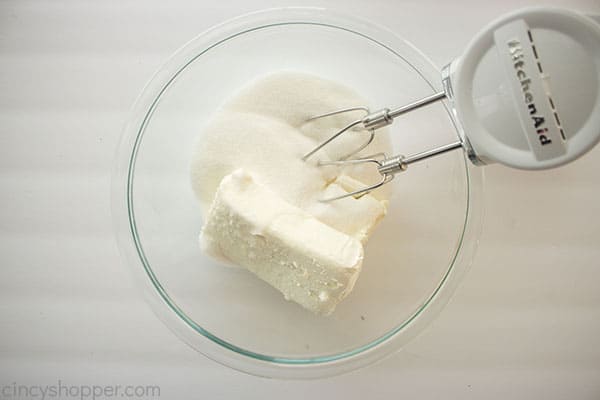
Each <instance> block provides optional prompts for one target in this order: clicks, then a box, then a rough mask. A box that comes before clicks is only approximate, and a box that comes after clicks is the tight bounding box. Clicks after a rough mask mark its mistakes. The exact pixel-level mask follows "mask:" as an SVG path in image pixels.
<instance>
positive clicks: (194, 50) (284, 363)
mask: <svg viewBox="0 0 600 400" xmlns="http://www.w3.org/2000/svg"><path fill="white" fill-rule="evenodd" d="M299 24H302V25H317V26H324V27H330V28H336V29H341V30H344V31H347V32H348V33H351V34H356V35H359V36H362V37H363V38H365V39H368V40H370V41H372V42H373V43H374V44H375V45H379V46H383V47H384V48H386V49H387V50H389V51H390V52H392V53H393V54H394V55H396V56H398V57H399V58H401V59H403V60H404V61H405V62H406V63H407V64H408V65H410V66H412V67H413V69H414V70H415V72H417V73H418V74H419V75H420V76H421V77H422V78H423V80H424V81H425V82H427V83H428V85H429V86H430V87H431V88H432V90H435V91H439V90H440V89H441V78H440V77H441V74H440V72H439V70H438V69H437V68H436V67H435V65H434V64H433V63H432V62H431V61H430V60H429V59H428V58H427V57H426V56H425V55H423V54H422V53H421V52H420V51H419V50H418V49H416V48H415V47H414V46H413V45H412V44H410V43H409V42H407V41H406V40H405V39H402V38H401V37H400V36H398V35H396V34H395V33H394V32H392V31H390V30H388V29H386V28H382V27H381V26H380V25H378V24H375V23H372V22H369V21H366V20H363V19H358V18H356V17H353V16H348V15H345V14H341V13H338V12H333V11H331V10H327V9H323V8H313V7H286V8H274V9H267V10H261V11H256V12H252V13H249V14H244V15H242V16H239V17H236V18H233V19H230V20H228V21H225V22H223V23H221V24H219V25H217V26H215V27H213V28H211V29H209V30H207V31H205V32H204V33H201V34H200V35H198V36H196V37H195V38H194V39H192V40H190V41H189V42H188V43H187V44H185V45H184V46H183V47H181V48H180V49H179V50H177V51H176V52H175V53H174V54H173V55H172V56H171V57H170V58H169V59H168V60H167V61H166V62H165V63H164V64H163V65H162V66H161V67H160V68H159V69H158V71H157V72H156V73H155V74H154V76H153V77H152V78H151V79H150V80H149V81H148V83H147V84H146V85H145V87H144V88H143V90H142V91H141V93H140V95H139V96H138V98H137V100H136V101H135V103H134V105H133V107H132V110H131V112H130V113H129V115H130V117H129V119H128V121H127V123H126V125H125V128H124V130H123V133H122V136H121V141H120V143H119V146H118V149H117V155H116V162H115V163H114V168H113V173H112V187H111V189H112V196H111V197H112V199H111V206H112V216H113V229H114V231H115V237H116V240H117V244H118V247H119V250H120V253H121V255H122V258H123V259H124V260H125V262H126V264H127V265H128V266H129V267H130V268H129V270H130V272H131V273H132V274H133V275H134V281H135V282H136V284H137V285H138V286H140V287H141V289H142V292H143V294H144V297H145V298H146V301H147V302H148V303H149V304H150V306H151V308H152V310H153V311H154V313H155V314H156V315H157V316H158V317H159V318H160V319H161V320H162V321H163V323H165V325H167V327H168V328H169V329H171V330H172V331H173V332H174V333H175V334H176V335H177V336H179V337H180V338H181V339H182V340H183V341H184V342H186V343H187V344H188V345H190V346H191V347H192V348H194V349H195V350H197V351H199V352H201V353H203V354H204V355H206V356H207V357H209V358H211V359H213V360H215V361H217V362H219V363H221V364H224V365H226V366H229V367H231V368H234V369H236V370H239V371H243V372H247V373H250V374H253V375H258V376H265V377H278V378H317V377H323V376H331V375H337V374H340V373H344V372H348V371H351V370H354V369H357V368H360V367H363V366H366V365H368V364H371V363H373V362H375V361H377V360H379V359H381V358H383V357H385V356H387V355H389V354H392V353H393V352H395V351H397V350H398V349H400V348H401V347H403V346H404V345H405V344H406V343H408V342H409V341H410V340H412V339H413V338H414V337H415V336H416V335H418V334H419V333H420V332H421V331H422V330H423V329H424V328H425V327H426V326H427V325H428V324H429V323H430V322H431V321H432V320H433V319H434V318H435V317H436V316H437V315H438V313H439V312H440V311H441V310H442V308H443V307H444V306H445V305H446V304H447V302H448V301H449V300H450V298H451V296H452V294H453V293H454V291H455V290H456V288H457V286H458V284H459V283H460V281H461V280H462V277H463V276H464V274H465V273H466V272H467V271H468V269H469V268H470V265H471V263H472V260H473V256H474V254H475V251H476V248H477V244H478V238H479V236H480V233H481V227H482V222H483V209H482V207H481V201H479V199H480V198H481V196H482V191H483V169H482V168H478V167H474V166H472V165H471V164H470V163H469V162H468V161H467V159H466V158H465V157H463V161H464V165H465V168H464V171H465V176H466V187H467V196H466V199H467V200H466V202H467V204H466V213H465V219H464V225H463V230H462V234H461V236H460V238H459V243H458V246H457V248H456V252H455V254H454V257H453V259H452V261H451V263H450V265H449V266H448V269H447V271H446V272H445V274H444V276H443V277H442V279H441V280H440V282H439V284H438V286H437V287H436V289H435V290H434V291H433V292H432V293H431V295H430V296H429V297H428V299H427V300H426V301H425V302H423V303H422V305H421V306H419V307H418V308H417V310H415V311H414V312H413V314H412V315H411V316H410V317H409V318H408V319H406V320H405V321H403V322H402V323H401V324H399V325H397V326H396V327H395V328H393V329H392V330H390V331H389V332H387V333H385V334H384V335H382V336H380V337H378V338H377V339H375V340H373V341H371V342H369V343H367V344H365V345H362V346H360V347H357V348H354V349H351V350H348V351H345V352H342V353H338V354H334V355H327V356H320V357H309V358H286V357H277V356H268V355H265V354H260V353H256V352H253V351H250V350H246V349H243V348H241V347H238V346H236V345H234V344H233V343H229V342H227V341H225V340H223V339H221V338H219V337H217V336H216V335H213V334H212V333H210V331H208V330H206V329H204V328H202V326H200V325H199V324H198V323H196V322H195V321H194V320H193V319H191V318H190V317H188V316H187V315H186V314H185V312H184V311H183V310H181V309H180V308H179V306H177V304H176V303H175V302H174V301H173V300H172V299H171V298H170V296H169V294H168V293H167V291H166V290H165V289H164V288H163V287H162V285H161V284H160V282H159V280H158V278H157V277H156V275H155V274H154V272H153V270H152V268H151V266H150V264H149V262H148V260H147V259H146V256H145V254H144V251H143V247H142V244H141V242H140V240H139V237H138V235H137V230H136V222H135V210H134V208H133V190H132V187H133V185H132V184H133V179H134V172H135V161H136V156H137V151H138V149H139V146H140V143H141V139H142V137H143V133H144V130H145V128H146V126H147V125H148V122H149V121H150V119H151V117H152V114H153V112H154V110H155V109H156V106H157V104H158V103H159V101H160V98H161V96H162V94H163V93H164V92H165V91H166V90H167V89H168V88H169V86H170V84H171V83H172V82H173V81H174V80H175V79H176V78H177V76H178V75H179V74H180V73H181V72H182V71H183V70H185V68H186V67H187V66H188V65H190V64H191V63H192V62H193V61H194V60H196V59H197V58H198V57H201V56H202V55H203V54H205V53H206V52H208V51H209V50H210V49H212V48H214V47H216V46H218V45H220V44H222V43H225V42H226V41H228V40H231V39H233V38H235V37H237V36H240V35H243V34H246V33H249V32H252V31H256V30H259V29H265V28H271V27H276V26H282V25H299ZM199 50H200V51H199ZM407 57H408V58H410V60H409V59H407ZM425 70H427V71H428V75H429V77H426V76H424V75H423V71H425ZM434 72H435V74H434ZM433 76H436V77H437V78H439V79H438V81H439V82H438V81H432V78H433ZM444 107H445V108H446V112H447V113H448V116H449V119H450V121H451V123H452V124H453V125H454V127H455V131H456V132H457V135H458V129H456V126H457V125H456V122H455V120H454V116H453V114H452V112H451V111H450V109H449V108H448V106H447V104H446V103H444ZM140 266H141V267H142V268H140Z"/></svg>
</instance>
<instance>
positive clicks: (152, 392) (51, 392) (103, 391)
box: [0, 379, 160, 400]
mask: <svg viewBox="0 0 600 400" xmlns="http://www.w3.org/2000/svg"><path fill="white" fill-rule="evenodd" d="M159 397H160V386H157V385H71V384H66V383H64V382H63V381H62V380H60V379H59V380H58V381H57V382H56V383H54V384H51V385H22V384H19V383H17V382H12V383H10V384H0V399H36V400H38V399H39V400H45V399H80V400H88V399H92V400H97V399H110V398H122V399H157V398H159Z"/></svg>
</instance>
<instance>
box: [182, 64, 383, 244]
mask: <svg viewBox="0 0 600 400" xmlns="http://www.w3.org/2000/svg"><path fill="white" fill-rule="evenodd" d="M366 104H368V103H367V102H366V101H365V100H364V99H362V98H361V97H360V96H358V95H357V94H356V93H355V92H354V91H352V90H351V89H349V88H348V87H346V86H343V85H340V84H338V83H335V82H331V81H328V80H325V79H321V78H318V77H315V76H313V75H307V74H302V73H295V72H280V73H276V74H272V75H269V76H267V77H265V78H263V79H260V80H257V81H255V82H253V83H251V84H250V85H248V86H247V87H245V88H244V89H242V91H241V92H240V93H239V94H237V95H236V96H235V97H234V98H232V99H230V100H229V101H228V102H227V103H226V104H224V105H223V107H222V109H221V111H220V112H219V113H218V114H217V115H216V116H215V117H214V118H213V119H212V121H210V122H209V123H208V125H207V126H206V127H205V128H204V130H203V132H202V134H201V136H200V138H199V141H198V143H197V148H196V149H195V154H194V156H193V160H192V186H193V188H194V191H195V193H196V195H197V197H198V199H199V200H200V203H201V205H202V210H203V213H204V214H206V213H207V210H208V208H209V207H210V204H211V203H212V200H213V197H214V194H215V192H216V189H217V187H218V186H219V183H220V182H221V180H222V179H223V177H225V176H226V175H228V174H230V173H231V172H233V171H234V170H236V169H238V168H244V169H246V170H247V171H250V172H251V173H252V174H253V175H254V176H255V177H256V179H257V180H259V181H260V182H261V183H262V184H264V185H265V186H267V187H268V188H270V189H271V190H273V191H274V192H275V193H277V194H278V195H279V196H281V197H282V198H283V199H284V200H285V201H287V202H289V203H290V204H293V205H294V206H296V207H298V208H300V209H303V210H305V211H308V212H309V213H311V214H313V215H315V217H316V218H317V219H319V220H321V221H322V222H325V223H326V224H328V225H329V226H331V227H333V228H334V229H337V230H339V231H341V232H344V233H347V234H349V235H357V237H358V238H359V239H360V240H363V241H364V240H365V239H366V238H365V237H360V235H361V233H360V232H364V230H365V229H364V227H365V226H369V225H373V215H365V213H364V212H361V211H360V210H361V204H362V203H370V202H372V200H373V197H375V198H377V199H379V200H383V201H384V202H382V203H381V205H382V206H383V207H384V208H385V207H386V206H387V202H385V200H387V199H388V198H389V187H387V185H386V186H384V187H382V188H380V189H378V190H376V191H374V192H372V193H371V197H367V196H365V197H363V198H361V199H359V200H356V199H353V198H346V199H342V200H339V201H334V202H331V203H321V202H319V201H318V200H319V198H322V197H323V196H324V195H323V192H324V190H326V188H327V186H328V184H330V183H331V182H332V181H334V180H335V179H336V177H337V176H338V174H341V173H342V171H341V170H340V169H339V168H336V167H326V168H324V167H317V166H316V162H317V160H319V159H320V160H329V159H334V158H336V156H340V155H342V154H346V153H348V152H350V151H352V150H353V149H355V148H357V147H358V145H360V144H361V143H363V142H364V140H365V139H366V135H367V133H366V132H348V133H345V134H344V135H342V136H341V137H339V138H338V139H336V140H335V141H334V142H332V143H331V144H330V145H328V146H326V147H325V148H324V149H323V150H321V151H320V152H319V153H317V154H315V155H314V156H313V157H312V158H311V159H310V160H309V162H304V161H302V160H301V157H302V155H304V154H305V153H306V152H308V151H309V150H310V149H312V148H314V147H315V146H316V144H318V143H319V142H320V141H322V140H324V139H326V138H327V137H329V136H330V135H332V134H333V133H334V132H335V131H336V130H338V129H339V128H340V127H342V126H344V125H346V124H347V123H349V122H352V121H353V120H355V119H357V118H359V117H360V116H361V114H360V113H352V114H344V115H338V116H334V117H328V118H324V119H320V120H315V121H312V122H308V123H307V122H306V120H307V119H308V118H310V117H311V116H314V115H317V114H321V113H324V112H327V111H331V110H336V109H339V108H345V107H352V106H357V105H366ZM378 152H386V153H388V154H389V153H390V144H389V139H388V138H387V132H386V130H385V129H380V130H379V131H378V132H377V134H376V136H375V140H374V141H373V143H371V144H370V145H369V147H368V148H367V149H365V150H363V153H362V154H373V153H378ZM343 174H345V175H347V176H350V177H352V178H354V179H355V180H357V181H359V182H362V183H364V184H368V183H374V182H378V181H379V179H380V176H379V174H378V173H377V171H376V170H375V168H373V165H362V166H358V167H351V168H344V170H343ZM330 190H332V189H330ZM368 230H370V228H369V229H368Z"/></svg>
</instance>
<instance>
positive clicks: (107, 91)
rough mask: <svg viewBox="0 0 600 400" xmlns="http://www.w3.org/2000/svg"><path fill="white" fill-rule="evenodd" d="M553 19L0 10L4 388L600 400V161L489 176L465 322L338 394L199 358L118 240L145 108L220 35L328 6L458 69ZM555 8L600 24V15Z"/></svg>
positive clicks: (392, 9)
mask: <svg viewBox="0 0 600 400" xmlns="http://www.w3.org/2000/svg"><path fill="white" fill-rule="evenodd" d="M536 3H537V2H535V1H526V0H522V1H517V0H505V1H493V2H484V1H454V2H441V1H440V2H434V1H424V0H421V1H396V2H394V1H391V0H390V1H384V0H373V1H369V2H367V1H358V0H354V1H350V0H336V1H317V0H314V1H308V2H300V1H299V0H296V1H282V2H277V1H271V0H256V1H241V0H240V1H237V2H224V1H221V2H206V1H189V2H187V1H169V2H160V1H135V0H131V1H110V2H100V1H98V2H83V1H77V0H73V1H53V2H43V1H39V2H35V1H2V2H0V185H1V186H0V187H1V188H2V189H1V192H0V193H1V195H0V235H1V239H0V262H1V263H0V386H2V385H13V384H17V385H52V384H56V383H57V382H58V380H61V382H63V384H68V385H92V384H95V385H113V384H122V385H148V384H150V385H158V386H160V388H161V396H160V397H161V398H165V399H179V398H198V399H219V398H232V399H233V398H235V399H237V398H251V399H254V398H256V399H259V398H260V399H265V398H290V399H295V398H298V399H300V398H302V399H304V398H311V397H313V398H319V397H328V398H350V399H351V398H365V397H368V398H411V399H413V398H414V399H441V398H443V399H600V290H599V284H600V262H599V261H598V259H599V256H600V201H599V199H600V172H599V171H600V147H598V148H596V149H595V150H593V151H592V152H591V153H589V154H588V155H586V156H585V157H584V158H582V159H580V160H578V161H577V162H575V163H573V164H571V165H569V166H567V167H565V168H562V169H557V170H552V171H547V172H540V173H531V172H519V171H514V170H507V169H503V168H502V167H498V166H490V167H487V168H486V171H485V172H486V194H485V209H486V223H485V227H484V231H483V234H482V237H481V244H480V248H479V251H478V253H477V256H476V258H475V262H474V266H473V267H472V269H471V272H470V273H469V274H468V276H467V277H466V279H465V280H464V282H463V284H462V285H461V286H460V288H459V289H458V290H457V292H456V294H455V296H454V298H453V300H452V301H451V303H450V304H449V305H448V306H447V307H446V309H445V310H444V311H443V312H442V313H441V314H440V316H439V317H438V318H437V320H436V321H435V322H434V323H433V324H432V325H431V326H430V327H429V328H428V329H426V330H425V331H424V332H423V333H422V334H421V335H420V336H419V337H418V338H417V339H416V340H414V341H413V342H411V343H410V344H409V345H408V346H407V347H406V348H405V349H404V350H403V351H401V352H399V353H397V354H394V355H392V356H390V357H388V358H387V359H385V360H383V361H381V362H379V363H377V364H376V365H373V366H371V367H368V368H366V369H363V370H360V371H356V372H352V373H350V374H346V375H342V376H338V377H334V378H328V379H321V380H316V381H278V380H269V379H263V378H256V377H253V376H249V375H246V374H243V373H240V372H236V371H233V370H231V369H228V368H226V367H224V366H221V365H219V364H217V363H215V362H213V361H211V360H209V359H207V358H205V357H204V356H202V355H200V354H198V353H196V352H195V351H194V350H192V349H191V348H189V347H188V346H187V345H185V344H184V343H182V342H181V341H180V340H179V339H178V338H177V337H176V336H175V335H173V334H172V333H171V332H170V331H169V330H168V329H167V328H166V327H165V326H163V324H162V323H161V322H160V321H159V320H158V319H157V318H156V317H155V316H154V314H153V313H152V312H151V310H150V309H149V308H148V307H147V305H146V304H145V303H144V301H143V300H142V299H141V296H140V295H139V293H138V292H137V291H136V289H135V288H134V284H133V282H132V281H131V277H130V275H129V273H128V271H127V269H126V267H125V266H124V265H123V263H122V262H121V259H120V256H119V253H118V251H117V248H116V245H115V242H114V239H113V232H112V226H111V211H110V191H109V189H110V171H111V170H110V169H111V165H112V163H113V156H114V154H115V149H116V144H117V141H118V139H119V136H120V134H121V128H122V127H123V124H124V122H125V120H126V118H127V116H128V111H129V108H130V105H131V104H132V102H133V101H134V99H135V97H136V96H137V94H138V93H139V91H140V90H141V88H142V86H143V85H144V83H145V82H146V81H147V80H148V79H149V78H150V77H151V75H152V74H153V72H154V71H155V70H156V69H157V68H158V67H159V66H160V64H161V63H162V62H163V61H164V60H165V59H166V58H168V57H169V55H170V54H171V53H172V52H173V51H174V50H176V49H177V48H178V47H179V46H180V45H181V44H182V43H184V42H186V41H187V40H189V39H190V38H192V37H194V36H196V35H197V34H198V33H200V32H201V31H203V30H205V29H206V28H208V27H210V26H211V25H213V24H216V23H219V22H221V21H223V20H225V19H227V18H230V17H233V16H236V15H238V14H241V13H244V12H247V11H252V10H258V9H262V8H267V7H273V6H281V5H320V6H325V7H329V8H333V9H337V10H341V11H345V12H347V13H353V14H356V15H358V16H362V17H365V18H368V19H371V20H379V21H381V23H382V24H384V25H387V26H388V27H390V28H392V29H393V30H395V31H396V32H398V33H400V34H401V35H403V36H405V37H406V38H407V39H408V40H409V41H412V42H413V43H414V44H415V45H416V46H417V47H419V48H421V49H422V50H423V51H424V52H425V53H426V54H428V55H429V56H430V57H431V58H432V59H433V60H434V61H435V62H436V63H438V65H442V64H444V63H445V62H447V61H448V60H450V59H452V58H453V57H454V56H456V55H457V54H459V53H460V51H461V49H462V48H463V46H464V45H465V44H466V42H467V41H468V39H469V38H470V37H471V36H472V35H473V34H474V33H475V32H476V31H477V30H478V29H479V28H480V27H481V26H482V25H483V24H484V23H485V22H487V21H489V20H490V19H492V18H494V17H496V16H497V15H499V14H500V13H502V12H506V11H509V10H512V9H515V8H517V7H519V6H523V5H530V4H536ZM545 3H546V4H555V5H563V6H567V7H572V8H576V9H579V10H581V11H586V12H589V13H593V14H600V2H598V1H597V0H588V1H584V0H577V1H564V2H561V1H557V0H553V1H547V2H545ZM557 208H559V209H560V212H559V216H558V217H557V218H556V217H553V218H547V214H548V212H550V211H551V210H556V209H557ZM4 397H5V398H9V397H8V396H7V395H6V393H5V394H4ZM0 398H3V395H2V393H0ZM13 398H14V397H13ZM37 398H41V397H37ZM148 398H150V397H148Z"/></svg>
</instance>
